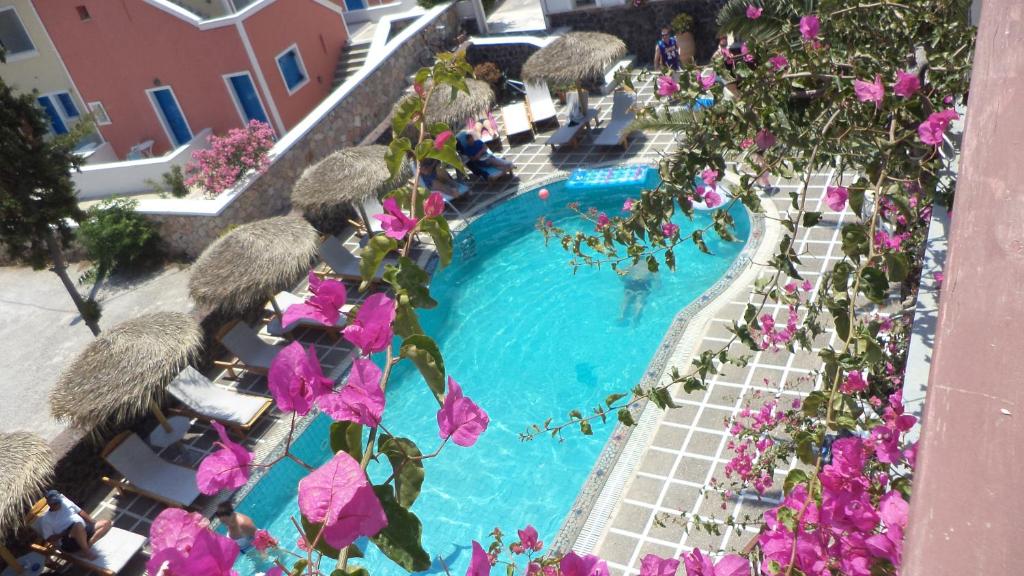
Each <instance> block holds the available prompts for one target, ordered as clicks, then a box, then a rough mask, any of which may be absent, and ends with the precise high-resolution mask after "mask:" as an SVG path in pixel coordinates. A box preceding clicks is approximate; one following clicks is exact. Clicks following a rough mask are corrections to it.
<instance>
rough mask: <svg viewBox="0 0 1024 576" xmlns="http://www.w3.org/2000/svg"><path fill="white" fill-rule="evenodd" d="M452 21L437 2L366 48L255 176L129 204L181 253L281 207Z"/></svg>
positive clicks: (378, 114) (452, 27) (391, 93)
mask: <svg viewBox="0 0 1024 576" xmlns="http://www.w3.org/2000/svg"><path fill="white" fill-rule="evenodd" d="M439 24H443V25H444V31H443V32H441V31H438V29H437V25H439ZM457 24H458V14H457V12H456V10H455V9H454V8H453V5H451V4H448V5H444V6H437V7H435V8H432V9H430V10H428V11H427V12H426V13H425V14H424V15H423V16H422V17H421V18H420V19H419V20H417V21H416V22H415V23H414V24H412V25H410V26H409V27H408V28H407V29H405V30H403V31H402V33H401V34H399V35H398V36H396V37H395V38H393V39H392V40H391V41H390V42H388V43H387V45H386V46H384V47H383V48H382V49H381V52H382V53H378V54H374V53H373V52H375V50H374V49H371V54H370V62H369V63H368V64H367V66H365V67H364V68H363V69H362V70H360V71H359V72H358V73H357V74H355V75H353V76H352V77H350V78H349V79H348V80H346V81H345V83H344V84H342V85H341V86H339V87H338V88H337V89H336V90H335V91H334V92H332V93H331V94H330V95H328V96H327V98H326V99H325V100H324V101H323V102H321V103H320V105H319V106H317V107H316V108H315V109H314V110H313V111H312V112H310V113H309V115H308V116H306V118H305V119H303V120H302V122H300V123H299V124H298V125H297V126H295V127H294V128H292V130H290V131H289V132H288V133H287V134H286V135H285V136H284V137H283V138H281V140H279V141H278V142H277V143H276V144H275V145H274V147H273V148H272V149H271V151H270V156H271V158H272V160H271V165H270V167H269V169H268V170H267V172H266V173H264V174H263V175H262V176H259V177H257V178H253V179H252V180H251V181H249V182H246V183H242V184H240V185H239V186H236V189H235V190H232V191H228V192H225V193H223V194H221V196H219V197H217V198H215V199H213V200H179V199H145V200H141V201H140V202H139V206H138V209H137V211H138V212H139V213H141V214H143V215H145V216H146V217H147V218H149V219H150V220H152V221H153V222H155V223H156V224H157V228H158V231H159V234H160V237H161V239H162V240H163V242H164V246H165V248H166V250H167V251H168V253H169V254H170V255H172V256H176V257H185V258H195V257H196V256H198V255H199V254H200V253H201V252H202V251H203V249H204V248H206V247H207V246H208V245H209V244H210V243H211V242H213V241H214V240H216V239H217V238H218V237H219V236H220V235H222V234H223V233H224V232H226V231H227V230H228V229H229V228H230V227H231V226H237V225H239V224H244V223H246V222H252V221H254V220H259V219H262V218H267V217H270V216H276V215H280V214H285V213H287V212H289V211H290V210H291V191H292V187H293V186H294V184H295V182H296V181H297V180H298V179H299V176H300V175H301V174H302V172H303V170H305V169H306V167H307V166H309V165H311V164H313V163H315V162H317V161H319V160H320V159H322V158H324V157H325V156H327V155H328V154H330V153H331V152H333V151H335V150H337V149H339V148H342V147H346V146H354V145H356V144H358V143H359V142H360V141H362V140H363V138H364V137H366V135H367V134H369V133H370V132H371V131H372V130H373V129H374V128H376V127H377V126H378V125H380V123H381V122H383V121H384V120H385V119H386V118H387V116H388V114H390V112H391V108H392V106H393V105H394V103H395V102H396V101H397V100H398V98H399V97H400V96H401V95H402V93H403V92H404V91H405V90H406V88H407V86H408V80H407V78H408V76H409V75H410V74H412V73H413V72H415V70H417V69H418V68H419V67H420V63H419V57H420V53H421V52H422V51H423V49H424V47H425V46H426V43H425V38H426V37H429V38H430V40H431V41H434V40H435V37H436V36H437V35H439V34H442V33H443V34H445V35H452V34H454V33H455V32H456V31H457V29H458V26H457ZM451 40H452V39H451V38H448V39H447V41H446V42H445V43H448V42H450V41H451ZM437 44H439V43H437V42H435V45H437Z"/></svg>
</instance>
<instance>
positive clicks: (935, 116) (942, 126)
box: [917, 108, 960, 146]
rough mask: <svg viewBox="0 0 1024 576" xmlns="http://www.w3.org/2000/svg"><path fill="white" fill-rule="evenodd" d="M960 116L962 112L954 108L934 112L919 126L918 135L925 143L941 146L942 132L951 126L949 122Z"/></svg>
mask: <svg viewBox="0 0 1024 576" xmlns="http://www.w3.org/2000/svg"><path fill="white" fill-rule="evenodd" d="M957 118H960V114H958V113H957V111H956V110H953V109H952V108H950V109H947V110H943V111H941V112H932V113H931V114H929V115H928V119H927V120H925V121H924V122H922V123H921V124H920V125H919V126H918V127H917V135H918V136H919V137H920V138H921V141H922V142H924V143H925V144H931V145H932V146H940V145H941V144H942V133H943V132H945V131H946V128H948V127H949V123H950V122H952V121H953V120H956V119H957Z"/></svg>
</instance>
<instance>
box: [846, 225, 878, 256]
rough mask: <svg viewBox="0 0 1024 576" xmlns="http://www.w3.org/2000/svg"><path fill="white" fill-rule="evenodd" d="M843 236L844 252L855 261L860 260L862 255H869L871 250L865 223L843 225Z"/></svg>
mask: <svg viewBox="0 0 1024 576" xmlns="http://www.w3.org/2000/svg"><path fill="white" fill-rule="evenodd" d="M842 237H843V253H844V254H846V255H847V256H849V257H850V258H853V259H854V260H855V261H859V260H860V257H861V256H867V255H868V253H869V252H870V250H871V244H870V241H869V238H868V234H867V227H866V226H865V225H864V224H847V225H846V226H843V229H842Z"/></svg>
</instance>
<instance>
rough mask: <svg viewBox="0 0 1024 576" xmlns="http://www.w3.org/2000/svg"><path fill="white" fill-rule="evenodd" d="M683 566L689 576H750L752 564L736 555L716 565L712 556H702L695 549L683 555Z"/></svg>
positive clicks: (727, 557) (731, 555)
mask: <svg viewBox="0 0 1024 576" xmlns="http://www.w3.org/2000/svg"><path fill="white" fill-rule="evenodd" d="M683 564H684V565H685V566H686V574H687V576H750V562H749V561H747V559H746V558H743V557H742V556H737V555H735V554H729V555H727V556H724V557H723V558H722V559H720V560H719V561H718V563H717V564H716V563H715V562H714V560H712V559H711V557H710V556H704V555H703V554H701V551H700V548H694V549H693V551H692V552H690V553H689V554H684V555H683Z"/></svg>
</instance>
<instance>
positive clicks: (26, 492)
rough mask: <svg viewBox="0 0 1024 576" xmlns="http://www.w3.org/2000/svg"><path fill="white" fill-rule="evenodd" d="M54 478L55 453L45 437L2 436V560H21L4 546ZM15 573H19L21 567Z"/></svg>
mask: <svg viewBox="0 0 1024 576" xmlns="http://www.w3.org/2000/svg"><path fill="white" fill-rule="evenodd" d="M51 478H53V452H51V451H50V445H49V444H47V443H46V441H44V440H43V439H42V438H40V437H38V436H36V435H35V434H30V433H28V432H13V433H10V434H0V558H2V559H3V561H4V562H5V563H7V565H8V566H14V567H17V566H18V561H17V560H16V559H15V558H14V555H13V554H11V551H10V550H8V549H7V548H6V547H5V546H4V545H3V544H4V542H5V540H6V537H7V534H8V533H10V532H11V531H13V530H15V529H16V528H18V526H21V520H22V517H23V515H24V514H25V509H26V508H28V507H29V506H31V505H32V503H33V502H35V500H36V499H37V498H39V497H40V496H41V495H42V494H43V490H45V489H46V487H47V485H48V484H49V482H50V479H51ZM14 571H15V573H20V570H18V568H15V569H14Z"/></svg>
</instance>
